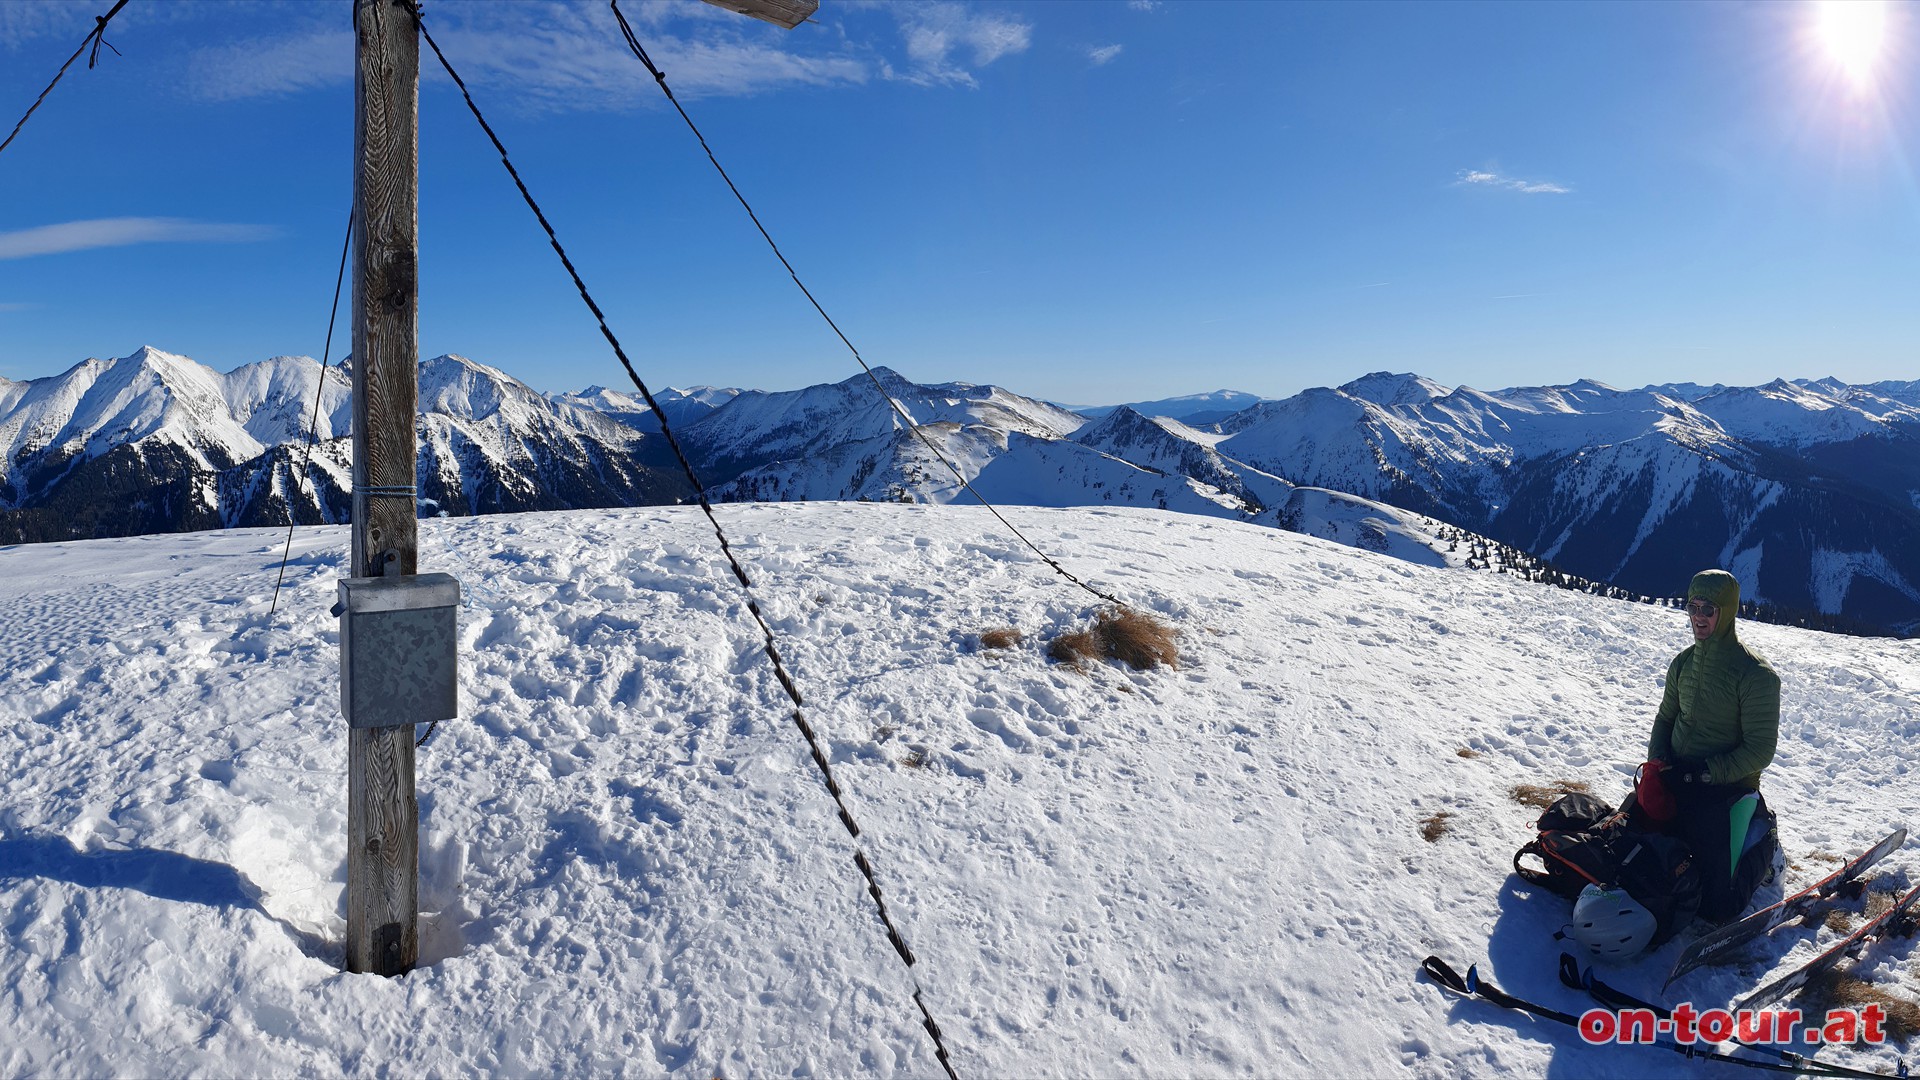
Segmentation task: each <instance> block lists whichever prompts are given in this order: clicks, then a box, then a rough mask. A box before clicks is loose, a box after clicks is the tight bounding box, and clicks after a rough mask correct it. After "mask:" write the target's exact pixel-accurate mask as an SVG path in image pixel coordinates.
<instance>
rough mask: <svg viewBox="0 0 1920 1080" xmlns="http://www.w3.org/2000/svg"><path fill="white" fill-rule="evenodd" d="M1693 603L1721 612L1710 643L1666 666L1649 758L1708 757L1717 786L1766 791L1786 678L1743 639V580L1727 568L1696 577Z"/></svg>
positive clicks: (1697, 644)
mask: <svg viewBox="0 0 1920 1080" xmlns="http://www.w3.org/2000/svg"><path fill="white" fill-rule="evenodd" d="M1687 599H1688V600H1696V599H1697V600H1705V601H1707V602H1708V603H1711V604H1713V605H1714V606H1715V607H1718V608H1719V609H1720V621H1719V622H1718V623H1717V624H1716V625H1715V626H1714V628H1713V634H1712V635H1711V636H1709V637H1708V638H1707V640H1705V641H1700V642H1695V643H1694V644H1692V645H1690V646H1688V647H1687V648H1686V649H1685V650H1684V651H1682V652H1681V653H1680V655H1679V656H1676V657H1674V658H1673V663H1671V664H1669V665H1667V691H1666V694H1665V695H1664V696H1662V697H1661V699H1660V712H1659V714H1658V715H1656V716H1655V717H1654V719H1653V737H1652V738H1651V739H1649V740H1648V742H1647V755H1648V757H1649V758H1656V759H1662V760H1666V761H1676V760H1682V759H1691V760H1694V761H1704V762H1706V765H1707V771H1708V772H1709V773H1711V774H1712V777H1713V782H1714V783H1716V784H1738V785H1740V786H1741V787H1744V788H1748V789H1751V790H1754V791H1758V790H1759V789H1760V772H1761V770H1763V769H1765V768H1766V767H1767V765H1768V763H1769V762H1771V761H1772V760H1773V748H1774V744H1775V743H1776V742H1777V741H1778V740H1779V737H1780V676H1778V675H1776V674H1774V671H1773V668H1772V667H1771V666H1770V665H1768V663H1767V661H1766V660H1765V658H1763V657H1761V656H1760V655H1759V654H1758V653H1755V652H1754V651H1753V650H1751V649H1749V648H1747V647H1746V646H1745V645H1743V644H1741V643H1740V639H1739V637H1738V636H1737V635H1736V634H1735V633H1734V629H1733V624H1734V621H1735V620H1734V613H1735V610H1736V609H1737V608H1738V607H1739V606H1740V583H1739V581H1737V580H1735V578H1734V576H1733V575H1732V574H1729V573H1727V572H1726V571H1724V570H1705V571H1702V572H1700V573H1698V574H1696V575H1694V578H1693V583H1692V584H1691V585H1690V586H1689V587H1688V588H1687Z"/></svg>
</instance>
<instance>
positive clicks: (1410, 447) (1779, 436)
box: [1216, 373, 1920, 632]
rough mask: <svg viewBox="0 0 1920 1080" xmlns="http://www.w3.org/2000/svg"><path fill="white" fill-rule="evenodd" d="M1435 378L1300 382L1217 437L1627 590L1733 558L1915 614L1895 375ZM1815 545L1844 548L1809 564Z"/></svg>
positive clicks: (1892, 624)
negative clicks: (1863, 381) (1648, 383)
mask: <svg viewBox="0 0 1920 1080" xmlns="http://www.w3.org/2000/svg"><path fill="white" fill-rule="evenodd" d="M1443 390H1444V388H1443V387H1439V386H1437V385H1435V384H1431V383H1429V382H1427V381H1426V380H1421V379H1419V378H1418V377H1417V376H1411V375H1401V376H1390V375H1386V374H1384V373H1381V374H1376V375H1371V376H1367V377H1366V378H1365V379H1363V380H1356V383H1354V384H1349V386H1348V387H1343V388H1340V389H1327V388H1316V389H1312V390H1307V391H1304V392H1302V393H1301V394H1299V395H1296V396H1295V397H1293V398H1289V399H1287V400H1285V401H1280V402H1272V403H1264V404H1261V405H1257V406H1255V407H1253V408H1250V409H1248V410H1245V411H1244V412H1242V413H1239V414H1237V415H1235V416H1233V417H1231V418H1229V419H1228V420H1226V421H1224V422H1223V423H1222V424H1221V425H1220V427H1221V430H1222V431H1223V432H1225V433H1226V434H1227V437H1226V438H1225V439H1223V440H1221V441H1220V442H1218V443H1217V444H1216V449H1218V451H1219V452H1220V453H1221V454H1224V455H1226V456H1228V457H1230V458H1233V459H1236V460H1239V461H1244V462H1246V463H1248V464H1250V465H1252V466H1253V467H1255V468H1257V469H1260V470H1262V471H1265V472H1268V473H1272V474H1275V475H1278V476H1284V477H1286V478H1287V479H1289V480H1291V481H1294V482H1296V483H1301V484H1310V485H1314V486H1318V487H1325V488H1332V489H1335V490H1340V491H1349V492H1353V493H1356V494H1359V495H1363V496H1366V497H1369V498H1374V499H1379V500H1382V501H1385V502H1388V503H1392V504H1394V505H1398V506H1404V507H1407V508H1409V509H1411V510H1415V511H1418V512H1420V513H1423V514H1428V515H1432V516H1434V517H1439V518H1443V519H1446V520H1448V521H1451V522H1453V523H1455V524H1458V525H1461V526H1464V527H1465V528H1468V529H1471V530H1473V531H1475V532H1478V533H1481V534H1484V535H1486V536H1490V537H1493V538H1495V539H1497V540H1499V541H1501V542H1503V543H1507V544H1511V545H1513V546H1515V547H1518V548H1521V549H1524V550H1529V551H1534V552H1538V553H1541V554H1543V555H1546V556H1547V557H1549V558H1551V559H1553V560H1554V561H1555V562H1557V563H1559V564H1560V565H1562V566H1564V567H1566V568H1567V569H1568V570H1571V571H1573V572H1574V573H1577V574H1581V575H1583V576H1586V577H1589V578H1595V579H1599V580H1603V581H1611V582H1614V583H1616V584H1619V585H1622V586H1625V587H1627V588H1629V589H1632V590H1636V591H1639V592H1642V593H1647V594H1652V595H1667V594H1670V593H1672V592H1674V591H1676V590H1677V589H1678V588H1679V587H1680V583H1682V582H1684V581H1685V580H1686V578H1687V576H1688V575H1689V574H1691V573H1692V571H1693V570H1696V569H1699V568H1700V567H1702V566H1707V565H1714V564H1716V563H1721V564H1724V563H1728V562H1731V561H1733V560H1739V561H1740V562H1741V565H1743V566H1746V567H1748V568H1749V570H1750V575H1749V577H1748V579H1747V582H1746V587H1747V589H1748V592H1747V595H1748V596H1749V597H1750V598H1754V599H1759V600H1763V601H1766V602H1770V603H1773V604H1778V605H1782V606H1784V607H1788V608H1796V609H1804V610H1809V611H1821V612H1825V613H1827V614H1830V615H1845V616H1847V617H1850V618H1856V619H1860V620H1862V621H1863V622H1865V623H1867V624H1872V625H1877V626H1880V627H1882V628H1887V629H1893V630H1896V631H1903V632H1905V631H1911V630H1914V629H1916V628H1920V602H1916V601H1914V600H1913V599H1912V598H1911V596H1910V590H1911V588H1912V584H1913V583H1914V582H1916V581H1920V548H1917V547H1915V546H1914V545H1912V544H1911V543H1906V544H1901V543H1900V542H1899V541H1897V540H1896V539H1895V538H1896V537H1898V536H1901V535H1911V534H1912V533H1913V532H1914V530H1916V529H1920V513H1914V512H1912V511H1913V510H1914V509H1915V508H1920V411H1917V410H1916V409H1915V408H1914V407H1913V406H1910V405H1907V404H1905V403H1903V402H1902V401H1900V400H1898V398H1897V397H1896V396H1895V395H1897V394H1899V393H1901V392H1904V391H1903V390H1902V384H1878V386H1877V388H1863V387H1848V386H1846V385H1845V384H1841V383H1838V382H1836V381H1834V380H1824V381H1820V382H1808V381H1805V380H1802V381H1801V382H1798V383H1793V382H1787V381H1785V380H1776V381H1775V382H1772V383H1769V384H1767V385H1766V386H1760V387H1731V388H1729V387H1721V386H1716V387H1699V386H1694V385H1691V384H1673V385H1670V386H1663V387H1649V388H1645V389H1641V390H1617V389H1614V388H1612V387H1609V386H1606V385H1605V384H1603V383H1599V382H1595V381H1593V380H1582V381H1580V382H1576V383H1572V384H1569V385H1566V386H1546V387H1518V388H1510V389H1506V390H1500V391H1496V392H1492V393H1487V392H1483V391H1479V390H1475V389H1473V388H1471V387H1461V388H1458V389H1455V390H1452V391H1448V392H1444V393H1443V392H1442V391H1443ZM1350 391H1359V392H1358V393H1356V392H1350ZM1376 398H1377V399H1379V400H1375V399H1376ZM1816 550H1825V551H1828V552H1831V553H1835V554H1844V555H1845V556H1846V557H1845V558H1841V559H1839V560H1838V561H1835V560H1834V559H1832V558H1828V557H1826V556H1821V559H1822V560H1824V561H1822V562H1821V563H1820V565H1819V566H1818V567H1816V566H1815V555H1814V552H1815V551H1816ZM1836 566H1838V567H1844V568H1846V572H1847V573H1849V574H1850V575H1852V577H1851V580H1850V581H1848V582H1847V583H1846V584H1845V585H1844V586H1843V585H1841V584H1838V583H1834V582H1831V581H1828V580H1827V579H1828V578H1829V577H1830V576H1831V574H1833V573H1835V572H1838V571H1835V570H1833V567H1836ZM1816 579H1819V580H1821V581H1822V582H1823V584H1821V585H1820V586H1819V587H1818V588H1815V587H1814V585H1813V582H1814V581H1815V580H1816ZM1837 597H1845V598H1846V599H1845V602H1844V603H1843V604H1842V605H1841V606H1839V607H1833V606H1830V605H1832V604H1834V603H1836V602H1838V601H1836V599H1835V598H1837Z"/></svg>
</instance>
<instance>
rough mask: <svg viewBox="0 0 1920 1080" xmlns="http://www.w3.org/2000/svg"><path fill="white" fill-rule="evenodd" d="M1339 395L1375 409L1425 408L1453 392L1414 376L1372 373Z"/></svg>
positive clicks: (1346, 386)
mask: <svg viewBox="0 0 1920 1080" xmlns="http://www.w3.org/2000/svg"><path fill="white" fill-rule="evenodd" d="M1340 391H1341V392H1342V393H1344V394H1347V395H1349V396H1351V397H1356V398H1359V399H1360V400H1362V401H1371V402H1373V403H1374V404H1375V405H1424V404H1426V403H1427V402H1429V401H1432V400H1434V399H1435V398H1443V397H1446V396H1447V395H1448V394H1451V393H1452V392H1453V391H1452V390H1451V389H1450V388H1448V387H1445V386H1442V385H1440V384H1439V383H1437V382H1434V381H1433V380H1432V379H1429V378H1427V377H1426V376H1424V375H1415V374H1413V373H1412V372H1402V373H1399V374H1395V373H1393V372H1391V371H1374V372H1369V373H1367V374H1365V375H1362V376H1360V377H1359V378H1357V379H1355V380H1353V381H1352V382H1349V383H1346V384H1344V385H1342V386H1341V387H1340Z"/></svg>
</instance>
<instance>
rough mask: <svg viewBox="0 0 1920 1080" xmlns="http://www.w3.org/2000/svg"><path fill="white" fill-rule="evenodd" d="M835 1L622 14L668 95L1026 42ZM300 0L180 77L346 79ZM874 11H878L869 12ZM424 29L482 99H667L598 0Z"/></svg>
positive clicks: (534, 104) (495, 7) (340, 40)
mask: <svg viewBox="0 0 1920 1080" xmlns="http://www.w3.org/2000/svg"><path fill="white" fill-rule="evenodd" d="M4 6H5V3H4V0H0V8H4ZM845 6H846V7H847V8H848V9H851V10H854V11H857V12H859V13H861V14H862V15H863V16H865V17H864V18H863V19H860V20H854V19H842V20H839V21H838V22H836V24H835V26H834V29H835V30H837V31H838V32H837V33H813V34H805V35H795V36H790V35H788V34H787V32H786V31H780V30H775V29H774V28H772V27H768V26H764V25H762V24H760V23H756V22H754V21H753V20H750V19H746V18H743V17H741V16H738V15H735V14H733V13H732V12H728V11H724V10H721V9H719V8H715V7H712V6H710V5H707V4H701V3H690V2H689V3H641V4H635V5H633V7H632V8H631V10H629V9H626V8H623V9H622V10H623V12H625V13H626V14H627V16H628V19H629V21H630V22H632V23H633V24H634V26H635V27H636V29H637V31H638V32H639V33H640V36H641V38H642V40H643V42H644V43H645V45H646V48H647V53H648V55H650V56H651V57H653V59H654V61H655V62H656V63H657V64H658V65H659V66H660V67H661V69H662V70H664V71H665V72H666V73H667V78H668V81H669V82H670V83H671V84H672V86H673V88H674V92H675V93H676V94H679V95H681V96H682V97H686V98H700V97H747V96H752V95H755V94H760V93H766V92H770V91H778V90H784V89H790V88H796V87H831V86H844V85H856V86H857V85H863V84H867V83H869V82H874V81H891V82H904V83H910V84H916V85H921V86H959V87H973V86H975V85H977V81H976V79H975V75H974V73H975V72H977V71H978V70H979V69H981V68H983V67H985V66H987V65H988V64H991V63H993V62H994V61H996V60H998V59H1000V58H1001V57H1004V56H1007V55H1010V54H1012V53H1017V52H1021V51H1024V50H1026V49H1027V48H1028V47H1029V46H1030V45H1031V43H1032V27H1031V26H1030V25H1029V24H1028V23H1026V22H1023V21H1021V20H1019V19H1017V18H1014V17H1011V16H1007V15H1002V14H997V13H989V12H981V11H978V10H976V9H974V8H972V7H969V6H966V5H963V4H959V3H949V2H932V3H913V4H904V3H901V4H894V3H888V4H861V3H855V2H852V0H848V2H847V3H846V4H845ZM305 10H312V9H299V8H295V9H290V11H289V13H288V14H289V19H288V21H290V22H292V23H293V25H287V26H285V28H284V29H282V30H280V31H278V32H277V33H276V34H275V35H274V36H270V37H252V38H246V39H237V40H228V41H224V42H221V43H218V44H213V45H208V46H206V47H203V48H200V49H197V50H195V51H194V52H193V53H191V54H190V55H189V56H188V57H187V58H186V63H185V73H184V75H183V76H182V78H181V80H180V82H181V85H183V86H184V87H185V88H186V90H187V91H188V92H189V93H190V94H192V95H193V96H194V97H196V98H199V99H201V100H204V101H237V100H243V99H248V98H259V97H274V96H282V95H288V94H295V93H301V92H305V91H310V90H321V89H327V90H342V89H345V88H347V87H350V86H351V85H352V79H353V36H352V33H351V30H350V29H349V28H347V27H345V26H341V25H338V20H335V19H331V18H328V19H321V18H319V17H317V16H311V15H309V16H306V17H304V18H303V17H301V12H303V11H305ZM880 14H884V15H886V16H887V18H885V19H879V18H874V17H873V16H877V15H880ZM850 23H851V24H853V27H854V28H850V26H849V24H850ZM427 26H428V29H430V30H431V31H432V32H433V35H434V37H435V39H436V40H438V41H439V42H440V44H441V46H442V47H443V48H444V49H445V51H446V53H447V57H448V59H449V60H451V61H452V62H453V64H454V66H455V67H456V68H458V69H459V71H460V73H461V75H462V76H463V77H464V78H465V79H466V80H467V81H468V83H469V84H470V85H471V86H472V87H473V89H474V93H475V95H476V96H477V97H479V98H480V100H481V102H482V104H483V105H492V104H497V105H498V107H500V108H502V109H504V110H508V111H517V112H520V113H534V114H547V113H555V112H571V111H615V112H618V111H626V110H630V109H635V108H658V107H662V106H663V105H664V104H665V102H664V99H662V97H661V95H660V91H659V89H658V88H657V87H655V86H654V84H653V79H652V77H651V76H650V75H648V74H647V71H646V69H645V68H644V67H642V66H641V64H640V63H639V62H638V61H637V60H635V59H634V57H633V54H632V53H631V52H630V51H629V50H628V49H627V47H626V43H625V42H624V41H622V40H621V38H620V35H619V32H618V27H617V25H616V24H615V23H614V21H613V19H612V16H611V15H610V14H609V13H608V11H607V9H606V6H605V5H604V4H603V3H582V2H578V0H548V2H538V3H535V2H523V3H513V4H452V5H444V6H438V7H435V8H432V9H430V10H429V11H428V13H427ZM862 32H864V34H865V36H864V37H863V36H861V34H862ZM1105 59H1111V56H1108V57H1106V58H1105ZM1096 62H1104V60H1096ZM421 70H422V77H423V79H425V80H427V81H429V82H440V83H444V82H445V81H446V77H445V75H444V74H443V73H442V72H441V70H440V68H439V66H438V64H437V63H435V62H434V60H433V57H432V55H431V54H430V53H425V52H424V50H423V55H422V63H421Z"/></svg>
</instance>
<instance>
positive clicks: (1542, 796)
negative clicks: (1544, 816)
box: [1509, 780, 1592, 810]
mask: <svg viewBox="0 0 1920 1080" xmlns="http://www.w3.org/2000/svg"><path fill="white" fill-rule="evenodd" d="M1509 794H1511V795H1512V796H1513V801H1514V802H1517V803H1519V804H1520V805H1522V806H1531V807H1533V808H1534V809H1535V810H1545V809H1546V808H1547V807H1549V806H1552V805H1553V801H1554V800H1555V799H1558V798H1559V797H1560V796H1562V795H1576V794H1577V795H1590V794H1592V792H1590V791H1589V790H1587V785H1586V784H1584V783H1582V782H1580V781H1578V780H1556V781H1554V782H1553V783H1551V784H1546V785H1542V784H1515V785H1514V786H1513V790H1512V791H1511V792H1509Z"/></svg>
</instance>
